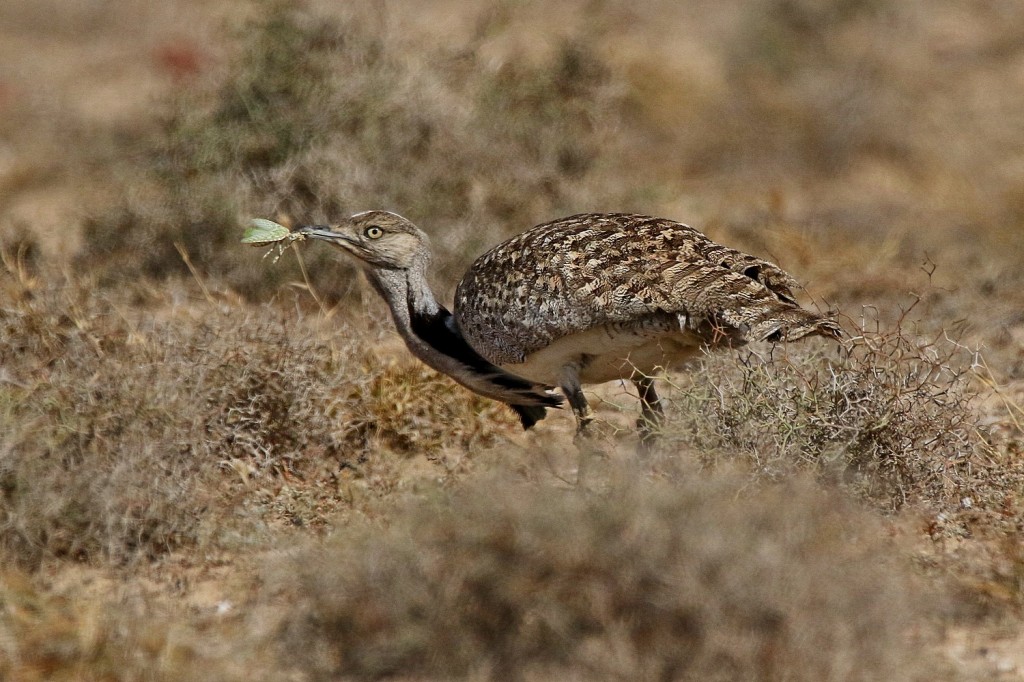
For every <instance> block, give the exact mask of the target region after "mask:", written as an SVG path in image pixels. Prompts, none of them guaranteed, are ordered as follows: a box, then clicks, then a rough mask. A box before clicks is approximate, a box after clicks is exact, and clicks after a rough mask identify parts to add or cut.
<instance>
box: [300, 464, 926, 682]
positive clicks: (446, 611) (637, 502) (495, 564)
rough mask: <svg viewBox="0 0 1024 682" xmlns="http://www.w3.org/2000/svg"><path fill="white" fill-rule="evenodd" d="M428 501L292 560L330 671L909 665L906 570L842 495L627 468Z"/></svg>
mask: <svg viewBox="0 0 1024 682" xmlns="http://www.w3.org/2000/svg"><path fill="white" fill-rule="evenodd" d="M428 498H429V501H428V502H425V503H419V504H416V505H412V506H411V507H410V508H408V509H406V510H405V511H404V512H400V513H398V514H396V515H394V516H393V517H392V519H393V523H392V525H391V526H390V527H389V528H388V530H387V531H384V532H381V531H380V530H378V529H363V530H358V529H352V528H350V529H346V530H343V531H340V532H339V533H338V534H337V535H336V536H335V537H333V538H331V539H330V540H329V541H328V542H327V543H326V544H325V545H324V546H322V547H320V548H318V549H315V550H307V551H305V552H303V553H301V554H300V555H299V556H298V558H297V559H296V560H294V561H289V562H287V563H286V564H285V565H284V566H283V567H281V572H282V574H283V575H282V581H283V582H284V584H285V587H284V589H285V591H286V592H287V593H288V594H289V595H292V594H293V593H295V592H297V595H296V597H297V600H296V601H293V602H292V606H291V610H290V612H289V614H288V616H287V617H286V625H285V629H284V640H283V642H282V648H283V651H284V652H286V653H285V654H284V655H285V656H287V657H289V659H290V660H293V661H294V662H295V665H296V666H297V667H298V668H299V669H300V670H302V671H303V672H305V674H307V675H309V676H310V677H311V678H312V679H325V680H326V679H337V678H338V677H345V678H346V679H348V678H352V679H379V678H382V677H398V678H402V679H405V678H406V676H408V678H409V679H502V680H507V679H623V680H626V679H629V680H633V679H658V680H738V679H745V680H749V679H786V680H815V681H817V680H826V679H843V680H861V679H863V680H873V679H910V677H909V675H908V670H909V668H908V667H907V658H909V657H908V656H906V653H905V652H906V651H907V642H906V640H905V639H904V638H905V635H906V632H905V631H904V627H905V625H906V624H907V622H908V619H909V617H910V615H911V611H912V609H911V607H910V604H909V602H908V600H907V598H906V594H905V592H904V589H905V587H904V585H903V584H902V582H901V579H900V578H899V576H900V575H901V571H900V569H899V568H898V567H897V566H896V565H895V562H892V561H890V560H888V559H885V558H883V557H886V556H888V555H889V552H888V551H886V550H884V549H881V548H880V547H879V546H878V544H877V543H876V542H873V541H869V540H867V539H866V538H868V537H877V535H878V533H877V529H875V528H874V526H873V525H872V524H871V523H868V522H867V521H866V520H865V518H864V517H863V516H861V515H860V514H859V513H858V512H856V511H855V510H854V509H852V508H851V507H850V505H848V504H846V503H844V502H843V501H842V499H841V498H837V497H836V496H835V495H826V494H823V493H821V492H820V491H815V490H812V489H811V488H810V487H809V486H807V485H805V484H802V483H799V482H793V481H790V482H788V483H787V484H785V485H782V486H777V487H768V488H760V489H755V490H750V489H747V490H743V489H741V488H739V487H737V486H736V485H735V481H731V480H728V479H727V478H726V477H717V478H715V477H712V478H711V479H701V480H697V481H692V482H689V481H688V482H685V483H676V484H668V483H658V482H651V481H649V480H642V479H634V478H631V477H623V478H621V479H619V480H617V481H615V482H613V483H612V484H611V485H610V487H609V488H608V489H607V490H606V491H604V492H601V493H593V492H588V491H585V490H582V489H575V490H559V489H552V488H545V487H532V486H526V485H521V484H517V483H513V482H510V481H508V480H488V481H484V482H479V481H478V482H470V483H467V484H466V485H464V486H462V487H460V488H459V489H458V490H455V491H452V492H441V491H438V492H436V493H434V494H433V495H428ZM286 599H287V600H289V601H292V600H293V599H294V597H292V596H288V597H287V598H286Z"/></svg>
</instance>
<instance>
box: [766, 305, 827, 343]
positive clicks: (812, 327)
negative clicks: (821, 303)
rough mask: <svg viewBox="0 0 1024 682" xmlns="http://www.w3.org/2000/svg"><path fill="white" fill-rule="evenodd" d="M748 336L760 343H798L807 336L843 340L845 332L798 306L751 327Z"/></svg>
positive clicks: (776, 313) (772, 315)
mask: <svg viewBox="0 0 1024 682" xmlns="http://www.w3.org/2000/svg"><path fill="white" fill-rule="evenodd" d="M748 336H749V337H750V338H752V339H756V340H758V341H796V340H798V339H802V338H804V337H807V336H824V337H826V338H830V339H837V340H838V339H841V338H842V337H843V330H842V327H840V326H839V325H838V324H836V323H835V322H834V321H833V320H830V319H828V318H825V317H822V316H821V315H818V314H817V313H813V312H811V311H810V310H804V309H803V308H800V307H797V306H786V307H785V308H783V309H781V310H775V311H772V314H771V315H769V316H766V317H765V318H763V319H761V320H758V321H757V322H755V323H753V324H752V325H751V326H750V331H749V332H748Z"/></svg>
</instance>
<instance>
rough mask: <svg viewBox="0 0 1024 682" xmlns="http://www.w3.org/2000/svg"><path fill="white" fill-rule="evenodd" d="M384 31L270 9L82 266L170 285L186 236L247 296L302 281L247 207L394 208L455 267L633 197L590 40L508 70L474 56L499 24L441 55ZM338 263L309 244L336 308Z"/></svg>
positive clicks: (180, 104)
mask: <svg viewBox="0 0 1024 682" xmlns="http://www.w3.org/2000/svg"><path fill="white" fill-rule="evenodd" d="M370 14H372V13H370ZM484 15H486V12H484ZM376 21H377V20H376V18H375V17H374V16H370V15H368V13H366V12H361V11H360V10H359V9H358V8H348V9H341V8H337V7H335V8H333V10H326V9H325V11H324V12H322V13H321V12H317V11H316V10H314V9H311V8H310V7H309V6H307V5H296V4H295V3H288V2H279V1H277V2H266V3H263V4H262V5H261V7H260V10H259V11H258V12H257V15H256V18H255V19H253V20H252V21H251V22H250V23H249V24H247V25H246V26H244V27H243V28H242V29H241V31H239V47H238V50H237V55H236V56H235V58H234V59H233V61H232V62H231V63H230V64H229V65H228V67H227V68H226V69H224V70H223V71H222V72H220V73H218V74H217V75H216V78H214V79H212V80H211V82H209V83H207V84H206V85H205V87H200V88H195V89H193V90H191V91H189V92H186V93H183V94H181V95H180V99H179V100H177V101H173V102H171V103H170V105H169V106H170V108H171V113H170V115H169V116H168V118H167V121H166V123H165V125H164V126H163V129H162V131H161V132H160V134H159V135H158V136H157V137H156V139H154V140H151V141H150V142H149V143H148V146H149V147H150V149H149V150H148V151H147V152H146V153H144V154H143V155H142V156H141V158H140V159H138V160H137V161H135V162H132V163H128V164H127V165H126V167H125V168H124V172H125V173H126V174H128V175H130V177H131V182H130V183H127V186H128V187H129V190H128V191H127V192H126V193H125V195H124V198H123V201H122V202H121V204H120V206H118V207H115V208H114V209H112V210H111V211H110V212H109V213H106V214H103V215H94V216H92V217H91V218H90V219H89V221H88V223H87V225H86V229H85V236H86V239H85V246H84V254H83V255H84V259H87V260H90V261H98V262H101V263H104V264H105V265H107V266H108V267H107V270H106V272H107V275H108V277H111V278H114V279H118V278H120V277H123V276H124V275H125V274H144V275H149V276H156V277H163V276H166V275H168V274H173V273H181V272H183V271H184V269H183V264H182V262H181V259H180V258H179V257H178V254H177V251H176V249H175V247H174V243H175V242H180V243H182V244H183V245H184V246H185V247H186V249H187V250H188V251H189V253H191V254H192V255H193V258H194V260H195V262H196V264H197V266H199V267H200V269H202V270H204V271H205V272H208V273H214V274H218V275H220V276H223V277H224V278H225V279H226V281H228V282H229V283H230V284H231V285H232V286H234V287H235V288H236V289H237V290H239V291H241V292H243V293H245V294H247V295H250V296H252V295H255V294H257V293H260V292H267V291H272V290H273V289H275V288H276V287H277V286H278V285H279V284H280V283H281V282H282V281H285V280H286V279H288V278H297V273H296V272H295V270H294V266H293V265H292V264H291V263H285V264H283V265H284V266H283V267H281V268H278V269H276V270H275V271H274V272H270V273H267V272H261V271H259V270H257V269H254V268H253V263H254V262H255V258H254V256H253V254H252V253H251V252H249V251H248V250H243V249H239V248H237V247H236V242H237V240H238V238H239V236H240V227H239V219H240V217H241V216H242V215H245V214H249V215H264V216H270V217H278V218H279V219H280V220H285V221H287V220H301V221H314V220H316V221H323V220H325V219H329V218H330V217H338V216H339V215H346V214H348V213H351V212H355V211H356V210H363V209H367V208H387V209H393V210H397V211H399V212H401V213H403V214H404V215H407V216H409V217H410V218H411V219H413V220H416V221H422V222H423V223H424V224H425V226H426V227H427V228H428V230H429V231H431V232H433V233H435V234H437V235H438V237H439V238H438V240H437V242H438V246H439V247H440V248H439V252H440V253H441V258H442V260H444V261H445V262H446V263H447V262H449V261H450V260H460V259H461V258H462V248H463V247H465V248H467V249H468V250H469V251H471V252H474V253H475V252H477V251H479V250H480V249H482V247H483V246H484V245H486V244H488V243H490V242H492V241H494V240H495V239H496V238H497V237H498V236H500V235H501V234H504V233H507V232H509V231H517V230H519V229H522V228H523V227H525V226H527V225H530V224H532V223H533V222H537V221H539V219H540V218H541V217H547V216H550V215H551V214H553V213H558V212H560V211H562V210H564V209H566V208H567V207H569V206H572V207H576V206H583V205H587V204H588V202H587V201H586V199H591V198H597V197H601V200H602V201H603V202H605V203H606V205H607V206H608V207H609V208H611V207H618V208H621V207H622V202H618V201H615V198H616V197H618V198H623V199H624V198H625V197H628V196H632V193H633V192H634V191H635V188H626V187H622V186H621V185H620V184H618V183H616V185H615V187H610V186H606V184H602V182H601V181H600V180H599V179H598V174H597V173H595V172H594V171H595V169H596V159H597V156H598V150H599V148H601V147H607V146H608V143H609V142H610V140H612V139H613V138H611V129H612V124H613V122H614V120H613V119H614V114H613V109H614V103H615V101H616V100H615V96H614V95H613V92H614V88H612V87H611V86H610V85H609V79H610V71H609V69H607V68H606V67H605V66H604V64H603V63H602V62H601V60H600V59H599V58H598V56H597V55H596V54H594V53H593V52H592V51H591V50H590V49H589V48H588V42H589V41H588V39H587V36H586V35H581V36H579V37H578V38H568V39H566V41H565V42H564V43H563V44H562V46H561V47H560V49H557V50H555V51H554V52H553V54H551V55H549V56H547V57H546V58H545V59H544V60H542V61H541V62H540V63H536V64H535V63H531V62H527V61H525V60H522V61H517V60H514V59H512V60H508V61H507V62H506V63H504V64H502V65H501V67H500V68H497V69H495V68H493V67H492V66H490V65H489V63H488V61H487V60H486V59H485V58H484V57H482V56H480V55H479V54H478V48H479V45H480V44H481V43H482V42H484V41H485V40H486V39H487V38H488V37H489V36H490V34H491V33H492V32H493V30H494V29H493V28H492V27H491V25H490V23H489V22H488V21H486V20H482V23H481V26H480V28H479V31H478V32H477V34H476V35H475V36H473V37H472V38H471V40H470V42H469V44H465V45H448V44H445V43H442V44H436V45H434V46H431V47H425V46H422V45H419V46H417V45H410V44H405V43H403V38H402V36H400V35H392V33H391V32H389V31H387V30H383V31H382V30H381V27H380V26H379V25H377V23H376ZM616 187H617V189H616ZM589 207H591V208H592V207H593V206H589ZM442 226H444V227H445V229H446V231H445V232H441V231H440V228H441V227H442ZM509 226H513V227H509ZM325 254H326V250H319V249H318V250H314V251H312V252H311V257H312V258H313V259H314V260H313V262H312V263H311V266H312V267H313V268H315V269H317V270H318V271H320V272H319V274H318V277H317V279H318V284H319V286H320V288H321V289H322V290H323V292H324V293H325V295H327V296H328V297H329V298H336V297H339V296H341V295H343V294H344V293H345V292H347V290H348V288H349V284H348V282H347V280H348V277H349V275H351V270H350V269H349V268H348V267H347V266H343V267H338V266H327V263H328V262H329V261H328V259H327V257H326V255H325ZM318 265H323V267H322V268H321V267H318ZM332 272H333V273H335V274H331V273H332Z"/></svg>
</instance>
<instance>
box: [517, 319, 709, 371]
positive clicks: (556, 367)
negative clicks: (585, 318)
mask: <svg viewBox="0 0 1024 682" xmlns="http://www.w3.org/2000/svg"><path fill="white" fill-rule="evenodd" d="M701 343H702V339H701V337H699V336H697V335H696V334H693V333H691V332H688V331H684V330H680V329H679V327H675V328H674V329H671V328H666V327H664V326H653V325H651V326H642V325H634V326H631V327H627V326H623V325H604V326H600V327H595V328H592V329H588V330H587V331H583V332H578V333H575V334H570V335H568V336H564V337H562V338H559V339H557V340H555V341H553V342H552V343H550V344H549V345H547V346H545V347H544V348H541V349H540V350H537V351H535V352H533V353H530V354H529V355H527V356H526V358H525V359H524V360H523V361H522V362H515V363H506V364H502V365H501V368H502V369H504V370H506V371H509V372H512V373H513V374H517V375H519V376H522V377H525V378H527V379H530V380H532V381H536V382H540V383H545V384H550V385H557V384H558V382H559V379H560V377H561V376H562V368H563V367H565V366H566V365H568V364H576V365H578V366H579V367H580V372H579V376H580V381H581V382H582V383H585V384H599V383H604V382H606V381H612V380H615V379H628V378H630V377H631V376H633V375H634V374H636V373H638V372H639V373H641V374H645V375H652V374H655V373H657V372H658V371H659V370H661V369H672V368H677V367H680V366H681V365H684V364H686V363H687V362H689V361H691V360H693V359H694V358H695V357H698V356H700V354H701Z"/></svg>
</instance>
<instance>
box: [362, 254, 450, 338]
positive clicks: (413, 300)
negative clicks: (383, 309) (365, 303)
mask: <svg viewBox="0 0 1024 682" xmlns="http://www.w3.org/2000/svg"><path fill="white" fill-rule="evenodd" d="M367 274H368V275H369V278H370V282H371V283H372V284H373V286H374V288H375V289H376V290H377V292H378V293H380V295H381V296H382V297H383V298H384V300H385V301H386V302H387V304H388V308H390V309H391V316H392V317H393V318H394V320H395V327H397V328H398V333H399V334H401V335H402V337H403V338H404V339H405V340H406V342H407V343H409V344H410V347H412V345H413V344H414V343H416V342H418V341H419V339H418V338H417V336H416V334H415V332H414V330H413V320H415V319H424V318H426V319H433V318H436V317H440V316H447V315H450V313H449V312H448V311H447V310H445V309H444V308H443V307H442V306H441V305H440V304H439V303H438V302H437V298H436V297H435V296H434V292H433V290H432V289H431V288H430V284H429V283H428V282H427V277H426V273H425V272H424V271H423V270H422V269H419V268H415V269H409V270H369V271H368V272H367ZM414 352H415V350H414Z"/></svg>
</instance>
